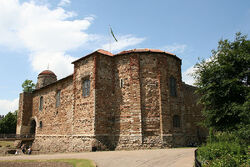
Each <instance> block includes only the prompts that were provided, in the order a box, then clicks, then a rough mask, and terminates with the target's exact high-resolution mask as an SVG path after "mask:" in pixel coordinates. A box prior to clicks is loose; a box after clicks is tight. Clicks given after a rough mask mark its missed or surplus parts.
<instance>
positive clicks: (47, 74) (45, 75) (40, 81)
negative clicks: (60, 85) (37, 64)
mask: <svg viewBox="0 0 250 167" xmlns="http://www.w3.org/2000/svg"><path fill="white" fill-rule="evenodd" d="M56 81H57V77H56V75H55V73H53V72H52V71H50V70H44V71H43V72H41V73H40V74H39V75H38V77H37V84H36V89H39V88H42V87H44V86H47V85H49V84H52V83H54V82H56Z"/></svg>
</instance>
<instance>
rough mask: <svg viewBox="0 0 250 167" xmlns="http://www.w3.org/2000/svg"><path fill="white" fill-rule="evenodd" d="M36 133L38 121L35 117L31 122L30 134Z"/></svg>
mask: <svg viewBox="0 0 250 167" xmlns="http://www.w3.org/2000/svg"><path fill="white" fill-rule="evenodd" d="M35 133H36V121H35V120H34V119H33V120H32V121H31V123H30V134H35Z"/></svg>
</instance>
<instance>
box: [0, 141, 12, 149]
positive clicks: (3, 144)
mask: <svg viewBox="0 0 250 167" xmlns="http://www.w3.org/2000/svg"><path fill="white" fill-rule="evenodd" d="M8 145H9V146H10V148H13V147H14V141H0V146H2V147H3V148H5V147H6V146H8Z"/></svg>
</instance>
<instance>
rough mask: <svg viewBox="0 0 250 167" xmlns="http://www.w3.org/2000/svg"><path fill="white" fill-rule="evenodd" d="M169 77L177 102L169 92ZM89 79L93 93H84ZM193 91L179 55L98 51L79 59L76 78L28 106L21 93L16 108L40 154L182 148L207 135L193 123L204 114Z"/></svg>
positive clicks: (42, 92) (64, 81)
mask: <svg viewBox="0 0 250 167" xmlns="http://www.w3.org/2000/svg"><path fill="white" fill-rule="evenodd" d="M171 76H172V77H174V78H175V79H176V85H177V96H176V97H175V96H174V97H173V96H171V95H170V88H169V87H170V85H169V82H170V81H169V79H170V77H171ZM85 79H89V80H90V93H89V95H88V96H83V92H82V88H83V85H82V83H83V81H84V80H85ZM59 90H60V91H61V100H60V102H61V104H60V106H59V107H56V94H57V92H58V91H59ZM193 94H194V88H193V87H190V86H188V85H185V84H184V83H182V79H181V60H180V59H178V58H176V57H174V56H171V55H166V54H163V53H152V52H149V53H148V52H147V53H128V54H125V55H116V56H114V57H112V56H108V55H103V54H100V53H94V54H90V55H87V56H86V57H84V58H82V59H80V60H79V61H76V62H74V74H73V75H71V76H69V77H66V78H64V79H62V80H60V81H57V82H55V83H53V84H51V85H48V86H46V87H44V88H41V89H38V90H36V91H35V92H33V93H32V95H27V98H26V99H31V104H29V102H27V100H25V98H24V97H23V95H21V96H20V104H19V106H20V107H21V110H22V111H25V112H26V113H25V116H24V117H22V116H21V115H19V116H18V125H22V126H23V125H27V127H29V126H30V122H31V121H32V120H35V121H36V124H37V126H36V136H35V141H34V143H33V147H34V149H36V150H39V151H40V152H73V151H91V150H114V149H116V150H119V149H140V148H152V147H156V148H164V147H175V146H183V145H186V144H189V143H190V142H194V141H195V140H197V138H198V136H199V135H200V134H202V133H203V132H202V131H203V129H199V127H198V126H197V125H196V124H195V122H198V121H200V120H201V119H202V117H201V113H200V110H201V106H197V105H196V101H197V96H194V95H193ZM41 96H43V99H44V105H43V110H39V101H40V97H41ZM190 97H191V98H190ZM26 103H27V104H26ZM25 106H26V108H27V107H28V109H27V110H25V109H22V107H23V108H25ZM22 113H23V112H19V114H22ZM174 115H178V116H179V117H180V122H181V126H180V127H174V126H173V116H174ZM194 120H195V121H194ZM41 121H42V127H40V122H41ZM24 122H26V124H25V123H24ZM23 127H24V126H23ZM27 129H29V128H27ZM197 129H198V130H197Z"/></svg>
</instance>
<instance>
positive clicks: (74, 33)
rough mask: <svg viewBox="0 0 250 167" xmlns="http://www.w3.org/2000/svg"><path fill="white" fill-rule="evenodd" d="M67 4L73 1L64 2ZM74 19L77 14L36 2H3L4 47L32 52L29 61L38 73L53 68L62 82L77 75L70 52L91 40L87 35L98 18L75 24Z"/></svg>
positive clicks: (1, 29) (1, 30)
mask: <svg viewBox="0 0 250 167" xmlns="http://www.w3.org/2000/svg"><path fill="white" fill-rule="evenodd" d="M67 2H70V1H64V3H67ZM74 16H75V13H74V12H68V11H65V10H64V9H63V8H60V7H57V8H56V9H49V8H48V7H47V6H46V4H43V5H37V4H36V3H35V2H34V1H30V2H24V3H20V2H19V1H18V0H1V1H0V36H1V38H0V45H4V46H7V47H9V48H14V49H16V48H25V49H27V50H28V51H30V54H29V58H30V60H31V64H32V67H33V69H34V70H35V71H36V72H37V73H39V72H41V71H42V70H44V69H46V67H47V65H48V64H50V67H51V69H52V70H54V72H55V73H56V74H57V75H58V77H59V78H61V77H64V76H65V75H67V74H69V73H72V72H73V67H72V65H71V61H72V60H74V59H75V58H74V57H72V56H70V55H66V52H67V51H69V50H73V49H76V48H79V47H80V46H82V45H84V44H85V43H87V42H88V41H89V40H91V39H90V35H89V34H87V33H86V32H84V31H85V30H87V29H88V27H89V26H90V25H91V22H92V21H93V19H94V17H92V16H91V17H86V18H83V19H78V20H77V19H75V20H74V19H73V17H74ZM69 19H70V20H69ZM59 63H61V65H59Z"/></svg>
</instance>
